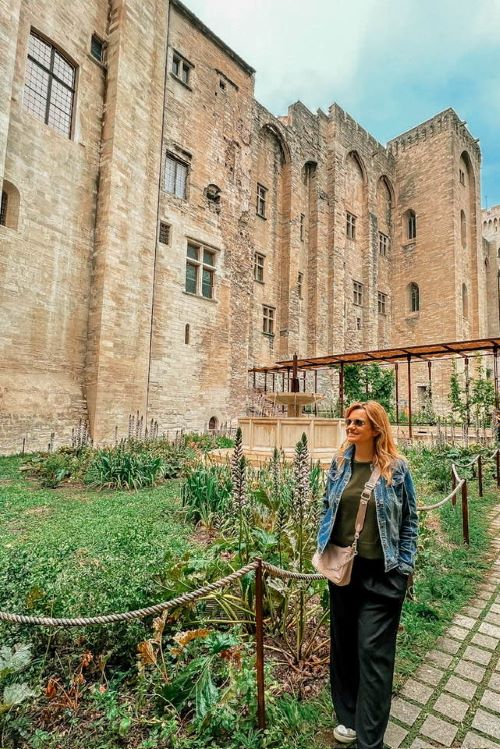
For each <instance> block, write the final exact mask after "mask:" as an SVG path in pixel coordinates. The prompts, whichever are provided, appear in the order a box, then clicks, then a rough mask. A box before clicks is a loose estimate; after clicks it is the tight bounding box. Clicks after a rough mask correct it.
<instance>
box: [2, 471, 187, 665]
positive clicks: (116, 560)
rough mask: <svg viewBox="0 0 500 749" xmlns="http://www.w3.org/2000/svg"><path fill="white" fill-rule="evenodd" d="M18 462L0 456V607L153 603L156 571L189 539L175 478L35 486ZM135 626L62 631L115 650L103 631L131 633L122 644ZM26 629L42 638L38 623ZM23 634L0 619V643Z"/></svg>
mask: <svg viewBox="0 0 500 749" xmlns="http://www.w3.org/2000/svg"><path fill="white" fill-rule="evenodd" d="M19 463H20V461H19V459H18V458H0V482H2V483H1V484H0V513H1V516H2V523H1V525H0V609H2V610H7V611H15V612H17V613H25V614H34V613H35V612H36V613H37V614H40V615H50V616H69V617H73V616H92V615H95V614H98V613H108V612H115V611H126V610H129V609H135V608H140V607H141V606H144V605H146V604H148V603H150V602H158V601H159V600H161V598H162V592H163V591H161V590H159V586H158V584H157V582H156V580H155V575H156V574H157V573H158V572H159V571H161V570H162V569H164V568H165V566H166V565H168V564H169V562H170V560H176V559H177V558H178V557H179V556H180V555H182V554H183V553H184V552H185V551H186V550H187V549H188V548H189V547H190V546H191V541H190V540H189V535H190V532H191V529H190V528H189V527H188V526H187V525H186V524H185V522H184V519H183V515H182V514H181V511H180V503H179V499H178V496H179V484H178V482H170V483H169V484H166V485H163V486H161V487H157V488H149V489H144V490H142V491H139V492H126V491H115V492H106V491H101V492H98V491H90V490H87V489H85V490H84V489H74V488H63V489H57V490H50V489H37V488H36V487H34V486H32V485H31V484H30V482H29V481H27V479H26V478H25V477H24V476H23V475H19V473H18V472H17V469H18V468H19ZM143 627H144V625H142V624H141V623H139V622H135V623H134V624H125V625H115V626H114V627H111V628H107V627H99V628H97V627H96V628H91V630H78V631H77V630H67V637H68V638H69V639H70V640H75V639H80V640H81V638H82V637H83V638H86V637H87V632H89V631H92V630H93V631H92V635H91V636H92V638H93V640H94V644H96V645H97V644H98V643H99V644H100V646H105V647H107V648H111V649H112V650H114V649H115V648H116V643H115V642H114V641H113V640H112V639H110V637H111V635H112V636H113V637H116V635H117V634H118V630H121V633H122V634H123V630H124V629H125V630H130V631H129V632H128V636H127V640H128V641H129V642H130V638H136V637H137V636H138V635H139V632H138V631H137V630H138V629H141V628H143ZM113 630H114V631H113ZM106 632H109V633H110V636H109V637H108V635H107V634H106ZM29 633H30V634H32V635H33V636H34V637H35V639H37V638H39V636H40V633H39V628H33V629H31V630H29ZM27 634H28V633H27V630H26V628H18V627H12V626H9V627H7V625H3V624H1V625H0V636H1V641H2V642H7V643H9V642H10V643H11V642H13V640H16V639H19V638H23V639H26V635H27ZM59 636H60V637H62V633H60V635H59ZM139 639H140V638H139ZM137 641H138V640H137V639H134V642H137Z"/></svg>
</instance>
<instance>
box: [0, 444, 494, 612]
mask: <svg viewBox="0 0 500 749" xmlns="http://www.w3.org/2000/svg"><path fill="white" fill-rule="evenodd" d="M498 452H499V449H498V448H497V449H496V450H495V452H494V453H493V455H492V456H491V458H490V460H492V459H493V458H495V457H496V455H497V453H498ZM478 457H479V456H476V458H475V459H474V460H473V461H472V463H471V464H470V465H472V464H473V463H474V462H475V461H476V460H477V458H478ZM461 467H462V466H461ZM452 470H453V474H454V476H455V478H456V480H457V485H456V486H455V488H454V489H453V491H452V492H451V493H450V494H448V496H446V497H445V498H444V499H442V500H440V501H439V502H436V503H435V504H433V505H422V506H417V511H418V512H428V511H429V510H435V509H437V508H438V507H442V506H443V505H444V504H446V502H449V501H450V500H451V499H452V498H453V497H454V496H455V495H456V494H457V493H458V491H459V490H460V489H461V488H462V486H463V485H464V484H465V483H466V481H465V479H461V478H460V477H459V476H458V473H457V470H456V465H455V463H452ZM259 566H261V567H262V569H264V570H267V571H268V572H270V573H271V574H272V575H274V576H275V577H281V578H284V579H288V580H309V581H313V580H323V579H324V578H323V575H318V574H309V573H305V572H292V571H290V570H285V569H283V568H282V567H276V566H275V565H274V564H270V563H269V562H264V561H260V560H256V561H254V562H250V563H249V564H247V565H245V566H244V567H241V568H240V569H239V570H236V571H235V572H233V573H231V574H230V575H227V576H226V577H222V578H221V579H220V580H216V581H215V582H213V583H208V584H207V585H204V586H203V587H202V588H198V589H197V590H194V591H191V592H190V593H183V594H182V595H180V596H177V598H173V599H172V600H171V601H164V602H163V603H157V604H155V605H154V606H147V607H145V608H142V609H136V610H134V611H125V612H122V613H119V614H104V615H101V616H91V617H77V618H74V619H71V618H66V617H63V618H54V617H51V616H25V615H24V614H9V613H8V612H6V611H0V621H4V622H9V623H11V624H30V625H42V626H48V627H84V626H88V625H94V624H111V623H115V622H122V621H130V620H132V619H144V618H145V617H146V616H153V615H155V614H161V613H162V612H163V611H168V610H169V609H173V608H176V607H177V606H182V605H184V604H186V603H191V602H192V601H195V600H196V599H197V598H203V597H204V596H206V595H208V594H209V593H212V592H213V591H215V590H218V589H219V588H224V587H225V586H226V585H229V584H230V583H232V582H234V581H235V580H238V579H239V578H240V577H243V576H244V575H246V574H247V573H248V572H252V571H253V570H256V569H257V568H258V567H259Z"/></svg>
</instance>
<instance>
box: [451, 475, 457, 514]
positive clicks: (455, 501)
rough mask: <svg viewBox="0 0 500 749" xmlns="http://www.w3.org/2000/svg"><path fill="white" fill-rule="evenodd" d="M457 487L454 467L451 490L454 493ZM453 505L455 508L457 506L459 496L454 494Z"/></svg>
mask: <svg viewBox="0 0 500 749" xmlns="http://www.w3.org/2000/svg"><path fill="white" fill-rule="evenodd" d="M456 485H457V482H456V481H455V472H454V470H453V466H452V467H451V490H452V491H453V490H454V489H455V487H456ZM451 504H452V505H453V507H455V505H456V504H457V495H456V494H454V495H453V497H452V498H451Z"/></svg>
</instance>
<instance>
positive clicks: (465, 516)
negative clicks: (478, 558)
mask: <svg viewBox="0 0 500 749" xmlns="http://www.w3.org/2000/svg"><path fill="white" fill-rule="evenodd" d="M462 532H463V536H464V543H466V544H467V546H468V545H469V505H468V497H467V479H465V480H464V483H463V484H462Z"/></svg>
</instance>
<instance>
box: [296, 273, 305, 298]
mask: <svg viewBox="0 0 500 749" xmlns="http://www.w3.org/2000/svg"><path fill="white" fill-rule="evenodd" d="M303 282H304V274H303V273H299V274H298V276H297V294H298V296H299V299H302V284H303Z"/></svg>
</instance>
